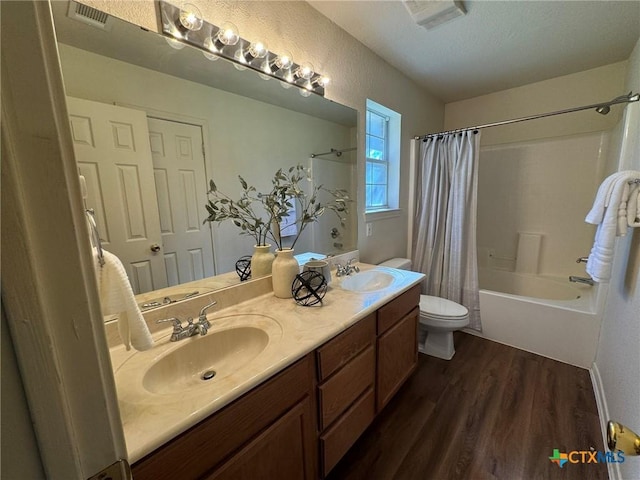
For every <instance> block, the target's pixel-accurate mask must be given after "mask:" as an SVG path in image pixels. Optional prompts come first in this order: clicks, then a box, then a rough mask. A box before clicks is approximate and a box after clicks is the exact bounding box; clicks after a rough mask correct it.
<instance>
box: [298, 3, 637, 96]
mask: <svg viewBox="0 0 640 480" xmlns="http://www.w3.org/2000/svg"><path fill="white" fill-rule="evenodd" d="M308 3H309V4H310V5H311V6H312V7H313V8H315V9H316V10H318V11H319V12H320V13H322V14H323V15H325V16H326V17H328V18H329V19H331V20H332V21H333V22H335V23H336V24H337V25H339V26H340V27H342V28H343V29H344V30H346V31H347V32H349V33H350V34H351V35H353V36H354V37H355V38H357V39H358V40H360V41H361V42H362V43H364V44H365V45H366V46H368V47H369V48H371V49H372V50H374V51H375V52H377V53H378V54H379V55H380V56H381V57H382V58H384V59H385V60H386V61H387V62H389V63H390V64H391V65H393V66H394V67H396V68H398V69H399V70H401V71H403V72H404V73H405V74H406V75H408V76H409V77H410V78H412V79H413V80H414V81H416V82H417V83H418V84H420V85H422V86H424V87H426V88H427V89H428V90H429V91H430V92H431V93H433V94H434V95H436V96H437V97H439V98H440V99H442V100H443V101H445V102H452V101H456V100H462V99H465V98H471V97H475V96H478V95H483V94H487V93H492V92H496V91H500V90H504V89H507V88H513V87H517V86H521V85H526V84H528V83H532V82H537V81H541V80H546V79H549V78H553V77H557V76H561V75H568V74H570V73H575V72H579V71H583V70H588V69H590V68H595V67H599V66H602V65H608V64H611V63H614V62H618V61H621V60H626V59H627V58H629V55H630V54H631V51H632V50H633V47H634V45H635V44H636V42H637V41H638V37H639V36H640V0H630V1H589V2H585V1H551V2H548V1H516V0H512V1H486V0H485V1H464V2H463V4H464V6H465V8H466V10H467V14H466V15H465V16H463V17H458V18H456V19H454V20H452V21H450V22H449V23H446V24H443V25H440V26H439V27H436V28H434V29H432V30H426V29H424V28H422V27H421V26H419V25H417V24H416V23H414V22H413V20H412V19H411V16H410V15H409V13H408V12H407V10H406V9H405V7H404V5H403V3H402V2H401V1H324V0H312V1H309V2H308Z"/></svg>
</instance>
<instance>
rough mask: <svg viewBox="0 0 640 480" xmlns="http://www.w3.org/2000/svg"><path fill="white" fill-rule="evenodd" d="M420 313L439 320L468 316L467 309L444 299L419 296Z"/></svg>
mask: <svg viewBox="0 0 640 480" xmlns="http://www.w3.org/2000/svg"><path fill="white" fill-rule="evenodd" d="M420 311H421V312H423V313H426V314H427V315H432V316H434V317H440V318H456V317H464V316H466V315H468V314H469V310H467V307H465V306H463V305H460V304H459V303H456V302H452V301H451V300H448V299H446V298H440V297H432V296H431V295H420Z"/></svg>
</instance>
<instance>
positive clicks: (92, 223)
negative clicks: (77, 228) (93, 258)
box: [85, 208, 104, 267]
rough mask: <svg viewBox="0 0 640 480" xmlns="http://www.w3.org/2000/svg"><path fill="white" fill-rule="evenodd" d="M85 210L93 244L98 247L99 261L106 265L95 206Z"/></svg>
mask: <svg viewBox="0 0 640 480" xmlns="http://www.w3.org/2000/svg"><path fill="white" fill-rule="evenodd" d="M85 212H86V214H87V220H89V227H90V228H91V239H92V240H93V246H94V247H96V250H97V251H98V263H99V264H100V266H101V267H102V266H103V265H104V253H103V252H102V241H101V240H100V233H99V232H98V225H97V224H96V218H95V215H96V214H95V211H94V210H93V208H87V209H85Z"/></svg>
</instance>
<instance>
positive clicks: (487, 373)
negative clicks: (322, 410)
mask: <svg viewBox="0 0 640 480" xmlns="http://www.w3.org/2000/svg"><path fill="white" fill-rule="evenodd" d="M455 345H456V355H455V357H454V358H453V360H451V361H445V360H440V359H437V358H433V357H429V356H426V355H420V356H419V357H420V360H419V365H418V369H417V370H416V372H415V373H414V375H413V376H412V377H411V378H410V379H409V380H408V381H407V383H406V384H405V385H404V386H403V387H402V389H401V390H400V391H399V392H398V394H397V395H396V397H395V398H394V399H393V400H392V401H391V402H390V403H389V404H388V405H387V407H386V408H385V409H384V410H383V412H382V413H381V414H380V416H379V417H378V418H377V419H376V421H375V422H374V423H373V424H372V425H371V426H370V427H369V429H367V431H366V432H365V433H364V434H363V435H362V437H360V439H359V440H358V442H356V444H355V445H354V446H353V447H352V448H351V450H349V452H348V453H347V454H346V455H345V457H344V458H343V459H342V460H341V461H340V463H338V465H337V466H336V467H335V468H334V470H333V471H332V472H331V473H330V474H329V476H328V477H327V480H365V479H366V480H385V479H393V480H405V479H406V480H418V479H419V480H432V479H433V480H449V479H452V480H453V479H474V480H475V479H505V480H517V479H526V480H529V479H541V480H543V479H544V480H547V479H550V480H553V479H562V480H572V479H580V480H582V479H605V478H608V476H607V467H606V465H604V464H594V463H590V464H570V463H566V464H565V465H564V467H563V468H559V467H558V465H556V464H555V463H552V462H551V461H550V460H549V457H550V456H551V455H553V450H554V449H555V448H557V449H559V450H560V452H561V453H567V452H570V451H572V450H590V449H593V450H599V451H603V450H604V446H603V443H602V436H601V434H600V424H599V420H598V412H597V408H596V402H595V397H594V394H593V389H592V387H591V380H590V378H589V372H588V371H587V370H584V369H580V368H577V367H573V366H570V365H566V364H564V363H561V362H557V361H554V360H550V359H548V358H545V357H541V356H538V355H534V354H532V353H528V352H524V351H522V350H518V349H515V348H512V347H508V346H505V345H501V344H499V343H495V342H491V341H489V340H485V339H482V338H479V337H475V336H473V335H469V334H465V333H462V332H456V334H455Z"/></svg>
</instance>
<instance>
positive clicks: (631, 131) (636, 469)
mask: <svg viewBox="0 0 640 480" xmlns="http://www.w3.org/2000/svg"><path fill="white" fill-rule="evenodd" d="M630 90H632V91H633V92H634V93H638V92H640V40H638V43H636V46H635V49H634V50H633V53H632V54H631V57H630V59H629V69H628V73H627V79H626V82H625V88H624V91H626V92H628V91H630ZM614 138H618V139H620V142H619V143H620V145H621V147H620V149H619V150H618V149H611V151H612V152H613V154H612V155H610V156H609V165H608V166H607V171H608V172H612V171H615V170H640V102H637V103H633V104H630V105H628V106H627V107H626V108H625V112H624V117H623V120H622V121H621V122H620V124H619V125H618V126H617V127H616V129H615V131H614ZM618 151H619V152H620V154H619V155H618ZM639 365H640V231H639V230H638V229H633V230H631V231H630V232H629V234H628V235H627V236H626V237H621V238H618V240H617V244H616V247H615V257H614V264H613V272H612V276H611V282H610V284H609V291H608V295H607V299H606V303H605V309H604V315H603V318H602V327H601V331H600V340H599V342H598V352H597V354H596V361H595V366H596V367H597V371H598V372H599V374H600V380H601V387H602V393H603V396H604V400H605V401H606V406H607V410H608V412H604V413H608V415H609V418H605V419H601V420H603V421H605V422H606V421H607V420H609V419H611V420H616V421H619V422H621V423H623V424H625V425H627V426H628V427H629V428H631V429H632V430H633V431H635V432H640V383H639V382H638V366H639ZM619 467H620V472H621V478H624V479H632V478H640V461H639V460H638V457H631V458H627V460H626V461H625V462H624V463H622V464H620V465H619Z"/></svg>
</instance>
